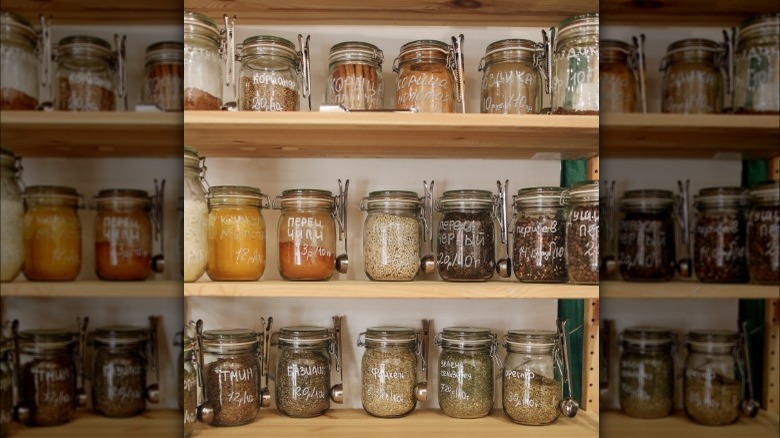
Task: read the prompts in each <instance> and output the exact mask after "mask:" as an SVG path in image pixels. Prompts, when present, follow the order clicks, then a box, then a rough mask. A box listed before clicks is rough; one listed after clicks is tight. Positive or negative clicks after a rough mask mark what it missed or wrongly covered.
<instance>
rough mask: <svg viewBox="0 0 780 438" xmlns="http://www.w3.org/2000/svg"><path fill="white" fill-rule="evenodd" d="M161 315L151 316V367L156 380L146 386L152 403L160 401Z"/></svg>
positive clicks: (151, 372) (147, 397) (147, 395)
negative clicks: (159, 332) (159, 335)
mask: <svg viewBox="0 0 780 438" xmlns="http://www.w3.org/2000/svg"><path fill="white" fill-rule="evenodd" d="M159 326H160V317H159V316H150V317H149V368H150V374H151V375H153V376H154V382H153V383H151V384H149V386H147V388H146V399H147V400H149V402H150V403H159V402H160V354H159V345H158V343H157V342H158V339H157V338H158V331H159Z"/></svg>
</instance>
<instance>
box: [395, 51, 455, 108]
mask: <svg viewBox="0 0 780 438" xmlns="http://www.w3.org/2000/svg"><path fill="white" fill-rule="evenodd" d="M450 58H451V56H450V46H449V45H447V44H446V43H443V42H441V41H435V40H418V41H411V42H408V43H406V44H404V45H403V46H401V51H400V54H399V55H398V58H396V59H395V62H394V63H393V71H394V72H396V73H398V85H397V88H396V92H395V99H396V103H395V109H398V110H417V111H419V112H423V113H451V112H454V105H455V104H454V102H455V99H456V97H455V91H456V86H455V78H454V77H453V74H452V70H451V69H450V67H449V66H450V65H452V63H451V61H450Z"/></svg>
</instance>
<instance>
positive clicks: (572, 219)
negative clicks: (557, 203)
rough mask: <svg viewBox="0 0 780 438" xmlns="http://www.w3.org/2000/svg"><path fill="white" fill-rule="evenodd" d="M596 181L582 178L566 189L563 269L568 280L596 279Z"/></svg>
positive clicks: (597, 194)
mask: <svg viewBox="0 0 780 438" xmlns="http://www.w3.org/2000/svg"><path fill="white" fill-rule="evenodd" d="M599 213H600V210H599V183H598V181H583V182H581V183H576V184H574V186H573V187H572V188H571V189H570V190H569V216H568V219H567V221H566V270H567V271H568V272H569V281H571V282H572V283H581V284H597V283H598V281H599V262H600V260H599Z"/></svg>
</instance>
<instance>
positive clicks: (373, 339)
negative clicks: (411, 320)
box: [357, 326, 419, 418]
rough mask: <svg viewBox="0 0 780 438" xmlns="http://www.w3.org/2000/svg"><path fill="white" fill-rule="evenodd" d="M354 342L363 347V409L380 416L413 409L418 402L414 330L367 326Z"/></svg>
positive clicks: (416, 350) (404, 413) (395, 414)
mask: <svg viewBox="0 0 780 438" xmlns="http://www.w3.org/2000/svg"><path fill="white" fill-rule="evenodd" d="M363 336H365V341H363V340H361V337H363ZM357 345H358V347H365V348H366V351H365V352H364V353H363V359H362V361H361V366H360V370H361V372H360V375H361V379H360V382H361V385H360V386H361V388H362V394H361V400H362V402H363V409H365V410H366V412H368V413H369V414H371V415H373V416H375V417H380V418H395V417H403V416H406V415H409V414H410V413H412V411H414V408H415V407H416V406H417V398H416V394H415V388H416V386H417V355H418V353H419V345H418V335H417V332H415V330H414V329H411V328H406V327H393V326H385V327H369V328H368V329H367V330H366V331H365V332H364V333H361V334H360V335H359V336H358V344H357Z"/></svg>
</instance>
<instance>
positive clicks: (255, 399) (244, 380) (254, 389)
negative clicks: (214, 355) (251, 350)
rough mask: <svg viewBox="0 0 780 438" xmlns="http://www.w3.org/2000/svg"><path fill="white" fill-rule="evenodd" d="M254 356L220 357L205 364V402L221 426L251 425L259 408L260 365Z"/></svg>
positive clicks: (216, 423) (213, 422) (215, 422)
mask: <svg viewBox="0 0 780 438" xmlns="http://www.w3.org/2000/svg"><path fill="white" fill-rule="evenodd" d="M258 365H259V364H258V361H257V359H256V358H255V357H254V356H252V355H243V356H235V357H230V358H219V359H217V360H216V361H214V362H212V363H209V364H207V365H206V379H205V380H206V399H207V400H208V401H209V403H211V405H212V406H213V408H214V421H212V423H211V424H213V425H218V426H238V425H241V424H246V423H249V422H251V421H252V420H254V419H255V416H257V411H258V410H259V409H260V397H259V383H260V379H259V366H258Z"/></svg>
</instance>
